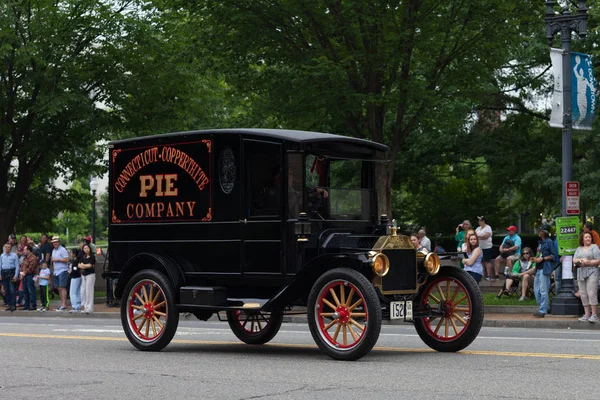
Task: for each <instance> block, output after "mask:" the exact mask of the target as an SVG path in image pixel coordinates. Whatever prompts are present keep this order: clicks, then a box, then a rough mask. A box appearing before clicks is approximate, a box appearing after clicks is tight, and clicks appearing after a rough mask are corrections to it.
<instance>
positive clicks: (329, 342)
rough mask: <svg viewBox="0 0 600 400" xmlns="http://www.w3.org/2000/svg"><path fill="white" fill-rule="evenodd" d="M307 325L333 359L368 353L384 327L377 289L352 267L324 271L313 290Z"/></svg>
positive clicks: (321, 346)
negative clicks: (382, 325)
mask: <svg viewBox="0 0 600 400" xmlns="http://www.w3.org/2000/svg"><path fill="white" fill-rule="evenodd" d="M308 325H309V327H310V332H311V334H312V337H313V339H314V340H315V342H316V343H317V345H318V346H319V348H320V349H321V351H323V352H324V353H325V354H327V355H328V356H330V357H331V358H334V359H337V360H357V359H359V358H361V357H363V356H365V355H366V354H367V353H369V351H371V349H372V348H373V346H375V343H376V342H377V339H378V338H379V332H380V330H381V304H380V302H379V298H378V297H377V293H376V292H375V288H374V287H373V285H372V284H371V282H369V280H368V279H367V278H365V277H364V276H363V275H362V274H361V273H359V272H358V271H355V270H352V269H347V268H337V269H333V270H331V271H328V272H326V273H324V274H323V275H322V276H321V277H320V278H319V279H318V280H317V281H316V282H315V284H314V285H313V287H312V290H311V291H310V295H309V298H308Z"/></svg>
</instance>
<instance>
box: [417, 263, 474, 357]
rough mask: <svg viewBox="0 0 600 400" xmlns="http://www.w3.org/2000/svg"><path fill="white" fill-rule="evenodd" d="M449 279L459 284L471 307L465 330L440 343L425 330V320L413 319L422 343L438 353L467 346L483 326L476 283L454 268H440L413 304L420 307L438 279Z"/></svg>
mask: <svg viewBox="0 0 600 400" xmlns="http://www.w3.org/2000/svg"><path fill="white" fill-rule="evenodd" d="M444 277H449V278H452V279H455V280H456V281H458V282H460V283H461V284H462V285H463V286H464V288H465V291H466V294H467V296H468V299H469V301H470V302H469V304H470V305H471V306H470V307H471V308H470V311H469V321H468V324H467V326H466V328H464V329H463V331H461V332H460V335H458V336H457V337H456V338H455V339H452V340H447V341H442V340H439V339H438V338H436V337H435V336H433V335H432V334H431V332H430V330H428V329H427V327H426V324H427V321H426V319H425V318H415V329H416V330H417V333H418V334H419V337H420V338H421V339H422V340H423V342H424V343H425V344H426V345H427V346H429V347H431V348H432V349H434V350H436V351H440V352H456V351H460V350H462V349H464V348H466V347H467V346H469V345H470V344H471V343H472V342H473V340H475V338H476V337H477V335H478V334H479V331H480V330H481V326H482V325H483V317H484V308H483V296H482V295H481V290H479V286H478V285H477V282H476V281H475V279H473V277H471V275H469V274H468V273H466V272H465V271H463V270H461V269H459V268H455V267H442V269H440V272H439V273H438V274H437V275H435V276H430V277H429V278H428V279H427V282H426V283H425V285H423V287H422V288H421V290H420V292H419V295H418V296H417V297H416V298H415V304H418V305H420V304H421V303H422V302H423V296H424V293H426V292H427V290H428V288H429V287H431V286H432V285H436V283H437V282H439V278H444Z"/></svg>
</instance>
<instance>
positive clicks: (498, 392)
mask: <svg viewBox="0 0 600 400" xmlns="http://www.w3.org/2000/svg"><path fill="white" fill-rule="evenodd" d="M0 365H1V368H0V399H11V400H12V399H28V400H33V399H45V400H48V399H59V398H60V399H82V398H84V399H121V398H140V399H170V400H172V399H188V398H194V399H326V398H327V399H328V398H335V399H445V400H447V399H478V400H481V399H507V398H510V399H559V398H560V399H562V398H576V399H592V398H597V397H598V394H599V393H600V392H599V391H598V389H600V384H599V383H598V382H599V381H600V378H598V375H599V370H600V332H596V331H576V330H544V329H535V330H526V329H518V328H484V329H483V330H482V332H481V333H480V335H479V337H478V338H477V340H476V341H475V342H474V343H473V344H472V345H471V346H470V347H469V348H468V349H466V350H465V351H463V352H461V353H454V354H442V353H436V352H432V351H430V350H429V349H428V348H427V347H426V346H425V345H424V344H423V343H422V342H421V340H420V339H419V337H418V336H417V335H416V333H415V331H414V328H413V327H412V326H406V325H387V326H383V328H382V335H381V337H380V339H379V342H378V343H377V345H376V348H375V349H374V351H372V352H371V353H370V354H369V355H367V356H366V357H364V358H363V359H361V360H359V361H356V362H341V361H333V360H331V359H329V358H328V357H326V356H324V355H323V354H322V353H321V352H320V351H319V350H318V349H317V348H316V346H315V345H314V342H313V340H312V337H311V336H310V332H309V331H308V327H307V326H305V325H303V324H292V323H288V324H284V325H283V326H282V329H281V331H280V332H279V334H278V335H277V336H276V337H275V339H274V340H273V342H272V343H271V344H268V345H264V346H249V345H245V344H241V343H240V342H239V341H238V340H237V339H236V338H235V336H233V334H232V333H231V332H230V331H229V328H228V326H227V324H226V323H223V322H199V321H196V320H195V319H186V320H182V321H181V323H180V326H179V330H178V332H177V335H176V336H175V340H174V341H173V342H172V343H171V344H170V345H169V346H168V347H167V348H166V349H165V350H163V351H162V352H158V353H147V352H141V351H138V350H136V349H135V348H134V347H133V346H132V345H130V344H129V342H128V341H127V339H126V338H125V335H124V334H123V332H122V329H121V326H120V324H119V321H118V320H115V319H97V318H94V319H82V318H74V319H70V318H52V317H38V318H31V317H25V318H23V317H16V316H9V317H3V316H0Z"/></svg>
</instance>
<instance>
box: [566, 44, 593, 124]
mask: <svg viewBox="0 0 600 400" xmlns="http://www.w3.org/2000/svg"><path fill="white" fill-rule="evenodd" d="M571 67H572V72H571V81H572V84H573V94H572V104H573V129H584V130H588V131H589V130H592V122H594V117H595V116H596V109H597V107H598V97H597V93H596V92H597V89H596V79H595V78H594V72H593V69H592V56H590V55H589V54H583V53H575V52H573V53H571Z"/></svg>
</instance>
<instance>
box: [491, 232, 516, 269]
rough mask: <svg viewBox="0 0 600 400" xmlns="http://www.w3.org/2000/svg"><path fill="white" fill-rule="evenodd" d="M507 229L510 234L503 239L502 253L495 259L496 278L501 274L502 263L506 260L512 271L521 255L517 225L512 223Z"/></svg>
mask: <svg viewBox="0 0 600 400" xmlns="http://www.w3.org/2000/svg"><path fill="white" fill-rule="evenodd" d="M506 230H507V231H508V235H506V236H505V237H504V239H503V240H502V244H501V245H500V255H499V256H498V257H496V259H495V260H494V266H495V269H496V278H498V276H499V275H500V268H501V267H502V263H504V262H505V261H506V266H507V267H508V270H509V271H511V270H512V266H513V264H514V262H515V261H517V260H518V259H519V257H521V237H520V236H519V235H517V227H516V226H514V225H511V226H509V227H508V228H506Z"/></svg>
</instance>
